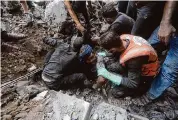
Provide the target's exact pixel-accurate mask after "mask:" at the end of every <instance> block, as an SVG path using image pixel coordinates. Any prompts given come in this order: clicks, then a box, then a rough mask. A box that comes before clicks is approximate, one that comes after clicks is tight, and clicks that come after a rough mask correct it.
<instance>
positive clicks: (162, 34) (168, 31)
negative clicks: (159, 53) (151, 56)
mask: <svg viewBox="0 0 178 120" xmlns="http://www.w3.org/2000/svg"><path fill="white" fill-rule="evenodd" d="M175 31H176V29H175V28H174V27H173V26H172V24H170V23H161V24H160V28H159V31H158V38H159V39H160V41H161V42H163V43H164V44H165V45H167V44H168V42H169V38H170V37H171V35H172V34H173V33H174V32H175Z"/></svg>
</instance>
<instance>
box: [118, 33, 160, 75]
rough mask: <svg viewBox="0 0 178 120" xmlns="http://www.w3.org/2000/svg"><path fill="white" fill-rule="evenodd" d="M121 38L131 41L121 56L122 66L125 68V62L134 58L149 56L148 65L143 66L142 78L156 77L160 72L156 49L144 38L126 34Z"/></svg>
mask: <svg viewBox="0 0 178 120" xmlns="http://www.w3.org/2000/svg"><path fill="white" fill-rule="evenodd" d="M120 38H121V40H126V39H127V40H129V41H130V44H129V46H128V47H127V49H126V50H125V51H124V52H123V53H122V54H121V56H120V64H121V65H122V66H125V62H126V61H128V60H130V59H132V58H136V57H140V56H148V57H149V59H148V64H144V65H142V76H156V75H157V73H158V71H159V61H158V56H157V53H156V51H155V50H154V48H153V47H151V45H150V44H149V43H148V42H147V41H146V40H145V39H143V38H142V37H138V36H133V35H127V34H124V35H121V36H120Z"/></svg>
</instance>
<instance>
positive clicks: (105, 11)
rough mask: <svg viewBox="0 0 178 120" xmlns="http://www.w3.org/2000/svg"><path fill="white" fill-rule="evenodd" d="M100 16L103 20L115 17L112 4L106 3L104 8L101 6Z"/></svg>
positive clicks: (115, 13) (115, 12)
mask: <svg viewBox="0 0 178 120" xmlns="http://www.w3.org/2000/svg"><path fill="white" fill-rule="evenodd" d="M101 13H102V16H103V17H105V18H112V17H116V16H117V14H118V13H117V11H116V9H115V8H114V5H113V3H108V4H106V5H105V6H103V8H102V10H101Z"/></svg>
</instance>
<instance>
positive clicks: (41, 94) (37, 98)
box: [33, 90, 48, 101]
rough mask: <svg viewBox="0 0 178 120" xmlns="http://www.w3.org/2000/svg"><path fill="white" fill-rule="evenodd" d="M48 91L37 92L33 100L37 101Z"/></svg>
mask: <svg viewBox="0 0 178 120" xmlns="http://www.w3.org/2000/svg"><path fill="white" fill-rule="evenodd" d="M47 93H48V91H47V90H46V91H43V92H41V93H39V94H38V95H37V96H36V97H35V98H34V99H33V100H36V101H39V100H42V99H44V97H45V96H46V94H47Z"/></svg>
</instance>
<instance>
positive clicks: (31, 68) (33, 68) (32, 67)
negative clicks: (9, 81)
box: [28, 64, 37, 72]
mask: <svg viewBox="0 0 178 120" xmlns="http://www.w3.org/2000/svg"><path fill="white" fill-rule="evenodd" d="M36 68H37V67H36V66H35V65H34V64H32V66H31V67H30V68H28V72H31V71H33V70H35V69H36Z"/></svg>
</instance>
